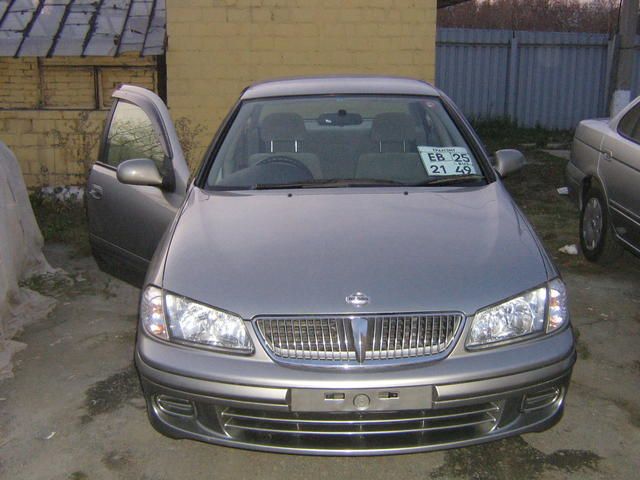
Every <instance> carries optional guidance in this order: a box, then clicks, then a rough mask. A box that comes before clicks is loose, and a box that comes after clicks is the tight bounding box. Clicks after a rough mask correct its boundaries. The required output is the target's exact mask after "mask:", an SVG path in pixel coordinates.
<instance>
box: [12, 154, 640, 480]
mask: <svg viewBox="0 0 640 480" xmlns="http://www.w3.org/2000/svg"><path fill="white" fill-rule="evenodd" d="M528 157H529V160H530V162H531V164H530V165H529V166H528V167H527V169H525V171H524V172H523V173H522V174H519V175H516V176H514V178H512V179H510V180H509V182H508V186H509V188H510V189H511V190H512V192H513V194H514V196H515V198H516V199H517V201H518V202H519V204H520V205H521V206H522V207H523V208H524V210H525V212H526V213H527V214H528V215H529V217H530V218H531V220H532V222H533V223H534V225H535V227H536V229H537V230H538V232H539V233H540V236H541V237H542V238H543V240H544V242H545V244H546V245H547V248H548V249H549V251H550V252H551V253H552V255H553V256H554V257H555V258H556V261H557V263H558V265H559V266H560V268H561V270H562V273H563V277H564V279H565V281H566V282H567V285H568V288H569V295H570V302H571V314H572V321H573V325H574V327H575V329H576V332H577V333H578V335H579V359H578V362H577V364H576V367H575V369H574V375H573V380H572V385H571V389H570V391H569V396H568V399H567V405H566V412H565V416H564V419H563V420H562V421H561V422H560V423H559V424H558V425H557V426H556V427H554V428H553V429H551V430H549V431H547V432H544V433H537V434H527V435H523V436H521V437H515V438H511V439H507V440H504V441H500V442H496V443H491V444H487V445H483V446H478V447H470V448H464V449H457V450H449V451H444V452H436V453H424V454H414V455H400V456H387V457H375V458H364V457H363V458H316V457H302V456H291V455H279V454H267V453H255V452H247V451H242V450H236V449H230V448H225V447H216V446H211V445H207V444H202V443H198V442H193V441H188V440H181V441H176V440H170V439H168V438H165V437H163V436H161V435H160V434H158V433H156V432H155V431H154V430H153V429H152V428H151V426H150V425H149V423H148V421H147V419H146V415H145V412H144V404H143V401H142V398H141V396H140V391H139V387H138V383H137V378H136V376H135V373H134V370H133V367H132V358H133V346H134V335H135V328H136V304H137V300H138V298H137V297H138V291H137V290H136V289H134V288H132V287H129V286H128V285H125V284H123V283H121V282H119V281H117V280H114V279H112V278H110V277H108V276H107V275H105V274H103V273H101V272H99V271H98V270H97V268H96V266H95V264H94V262H93V260H92V259H91V258H90V257H87V256H86V255H84V254H79V253H78V250H77V248H75V247H74V246H69V244H50V245H48V247H47V249H46V252H45V253H46V255H47V257H48V258H49V260H50V261H51V263H52V264H53V265H54V266H61V267H63V268H64V269H65V270H66V271H67V272H68V273H69V274H70V276H71V277H72V279H73V280H72V281H71V282H69V283H67V282H62V281H53V282H51V281H34V282H33V283H32V284H31V285H30V286H32V287H33V288H37V289H38V290H40V291H44V292H46V293H48V294H50V295H53V296H55V297H56V298H57V299H58V300H59V304H58V306H57V308H56V309H55V311H54V312H53V313H52V314H51V315H50V316H49V318H48V319H47V320H45V321H42V322H40V323H38V324H35V325H31V326H30V327H28V328H27V329H26V330H25V331H24V333H23V334H22V335H21V336H20V337H19V338H18V340H20V341H22V342H25V343H27V344H28V347H27V349H26V350H24V351H23V352H21V353H20V354H18V356H17V362H16V363H17V366H16V368H15V378H14V379H11V380H6V381H4V382H1V383H0V478H3V479H4V478H6V479H76V480H79V479H102V478H106V479H109V478H117V479H169V478H216V479H223V478H234V479H242V478H261V479H271V478H274V479H276V478H277V479H279V480H280V479H282V478H296V479H297V478H300V479H302V478H341V477H342V478H370V479H375V478H382V477H389V476H390V475H393V476H394V477H396V478H418V477H420V478H434V479H467V478H469V479H478V480H484V479H510V480H511V479H531V478H534V479H547V478H551V479H556V478H580V479H592V478H612V479H636V478H638V470H640V349H638V346H637V344H638V339H639V333H640V289H639V288H638V286H639V285H640V259H638V258H636V257H633V256H632V255H630V254H625V256H624V257H623V259H622V260H621V261H620V262H618V263H617V264H616V265H613V266H611V267H598V266H594V265H591V264H588V263H587V262H586V261H584V259H582V258H581V257H570V256H566V255H563V254H561V253H557V250H558V248H559V247H561V246H562V245H564V244H567V243H577V212H576V211H575V210H574V208H573V207H572V206H571V205H570V204H569V203H568V202H567V201H566V200H565V199H563V198H561V197H559V196H558V195H557V193H556V192H555V188H556V187H558V186H561V185H562V181H561V170H562V167H563V162H560V161H558V160H557V159H554V158H553V157H550V156H548V155H546V154H544V153H541V152H538V151H532V152H528Z"/></svg>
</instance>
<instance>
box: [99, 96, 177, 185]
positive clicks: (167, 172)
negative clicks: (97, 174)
mask: <svg viewBox="0 0 640 480" xmlns="http://www.w3.org/2000/svg"><path fill="white" fill-rule="evenodd" d="M120 102H124V103H127V104H129V105H132V106H134V107H136V108H138V109H140V110H141V111H142V112H143V113H144V114H145V116H146V117H147V119H148V121H149V123H150V124H151V128H153V130H154V131H155V132H156V134H160V135H162V136H164V137H165V141H166V142H168V140H166V134H165V132H164V128H161V130H162V131H161V132H158V131H157V130H158V129H157V127H156V124H155V123H154V121H153V119H152V118H151V116H150V115H149V112H147V111H146V110H145V109H144V108H142V107H141V106H140V105H137V104H135V103H134V102H132V101H130V100H126V99H123V98H117V97H114V98H113V102H112V104H111V107H110V110H109V114H108V116H107V121H106V122H105V126H104V130H103V131H102V136H101V139H100V149H99V152H98V160H97V161H96V163H97V164H99V165H100V166H102V167H104V168H108V169H109V170H113V171H117V170H118V166H119V165H120V164H122V162H125V161H126V160H123V161H122V162H120V163H119V164H118V165H117V166H114V165H111V164H110V163H108V162H107V161H106V156H107V154H108V143H109V132H110V131H111V126H112V125H113V119H114V117H115V112H116V109H117V108H118V105H119V104H120ZM158 144H159V145H160V148H161V149H162V152H163V157H164V158H163V160H162V162H163V167H164V174H163V173H162V172H160V174H161V175H162V176H163V177H166V178H167V179H171V178H172V176H173V162H172V159H173V157H172V155H171V156H170V155H167V153H166V151H165V148H164V146H163V145H162V141H160V140H159V141H158ZM127 160H131V159H127Z"/></svg>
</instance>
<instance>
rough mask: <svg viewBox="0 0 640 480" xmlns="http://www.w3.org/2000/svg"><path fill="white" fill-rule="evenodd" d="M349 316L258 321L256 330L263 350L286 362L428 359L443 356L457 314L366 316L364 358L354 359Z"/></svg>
mask: <svg viewBox="0 0 640 480" xmlns="http://www.w3.org/2000/svg"><path fill="white" fill-rule="evenodd" d="M352 318H353V317H351V316H349V317H347V316H341V317H286V318H277V317H276V318H258V319H257V320H256V326H257V329H258V333H259V334H260V336H261V337H262V339H263V341H264V344H265V346H266V347H267V349H268V350H269V351H270V352H271V353H273V354H274V355H275V356H276V357H279V358H282V359H292V360H307V361H328V362H346V363H349V362H355V361H357V358H362V359H363V360H364V361H372V362H375V361H380V360H397V359H406V358H414V357H431V356H435V355H440V354H443V353H444V352H446V351H447V350H448V349H449V347H450V346H451V345H452V343H453V341H454V340H455V338H456V336H457V334H458V331H459V329H460V325H461V324H462V318H463V317H462V315H461V314H454V313H448V314H421V315H391V316H387V315H385V316H369V315H363V316H360V317H358V318H361V319H364V320H366V321H367V335H366V339H365V344H364V355H361V356H358V355H357V352H356V342H355V341H354V336H353V332H352V329H351V321H352Z"/></svg>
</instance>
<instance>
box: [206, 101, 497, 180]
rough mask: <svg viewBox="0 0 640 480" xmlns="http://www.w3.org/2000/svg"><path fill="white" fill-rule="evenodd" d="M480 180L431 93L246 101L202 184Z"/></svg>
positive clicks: (461, 141) (457, 133)
mask: <svg viewBox="0 0 640 480" xmlns="http://www.w3.org/2000/svg"><path fill="white" fill-rule="evenodd" d="M453 182H457V183H465V182H475V183H476V184H477V183H478V182H482V183H484V178H483V177H482V171H481V169H480V166H479V165H478V162H477V161H476V158H475V157H474V155H473V153H472V151H471V149H470V148H469V146H468V145H467V143H466V142H465V140H464V139H463V137H462V135H461V133H460V131H459V130H458V128H457V126H456V125H455V123H454V122H453V121H452V119H451V117H450V116H449V114H448V113H447V111H446V110H445V108H444V107H443V105H442V103H441V102H440V100H439V99H437V98H431V97H406V96H323V97H298V98H290V99H282V98H280V99H272V100H259V101H247V102H244V104H243V105H242V106H241V108H240V111H239V112H238V115H237V116H236V118H235V120H234V121H233V124H232V126H231V128H230V129H229V132H228V133H227V136H226V138H225V139H224V141H223V144H222V145H221V148H220V150H219V152H218V154H217V156H216V159H215V161H214V163H213V166H212V168H211V170H210V172H209V176H208V180H207V184H208V187H209V188H223V189H233V188H238V189H246V188H265V189H268V188H277V187H286V186H287V185H291V186H298V187H303V186H367V185H387V184H388V185H422V184H424V185H428V184H433V185H443V184H446V183H453Z"/></svg>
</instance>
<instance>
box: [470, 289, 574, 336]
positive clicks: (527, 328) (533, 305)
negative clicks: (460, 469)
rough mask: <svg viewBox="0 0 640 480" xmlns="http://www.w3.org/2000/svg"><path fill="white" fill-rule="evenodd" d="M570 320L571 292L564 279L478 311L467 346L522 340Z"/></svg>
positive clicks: (551, 329)
mask: <svg viewBox="0 0 640 480" xmlns="http://www.w3.org/2000/svg"><path fill="white" fill-rule="evenodd" d="M567 321H568V312H567V294H566V289H565V286H564V283H562V280H560V279H555V280H552V281H551V282H549V283H548V284H547V286H545V287H540V288H536V289H535V290H531V291H529V292H525V293H523V294H522V295H519V296H517V297H514V298H512V299H509V300H507V301H505V302H503V303H500V304H498V305H494V306H491V307H488V308H485V309H483V310H480V311H478V313H476V315H475V316H474V317H473V322H472V324H471V330H470V332H469V335H468V337H467V347H471V348H474V347H482V346H485V345H490V344H494V343H499V342H508V341H515V340H520V339H521V337H525V336H527V335H531V334H536V333H542V332H545V331H546V332H547V333H550V332H553V331H555V330H557V329H559V328H560V327H562V326H563V325H565V324H566V323H567Z"/></svg>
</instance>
